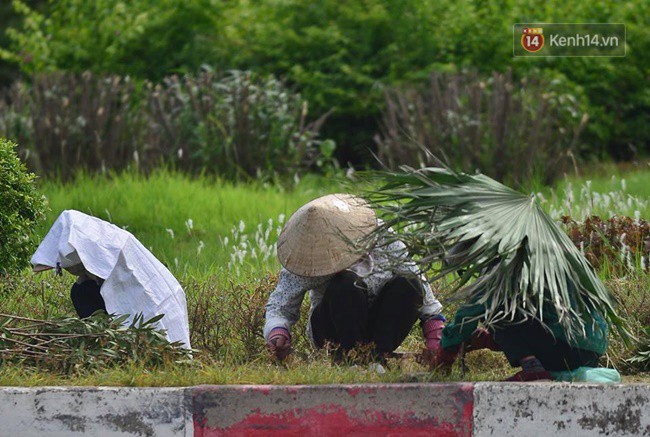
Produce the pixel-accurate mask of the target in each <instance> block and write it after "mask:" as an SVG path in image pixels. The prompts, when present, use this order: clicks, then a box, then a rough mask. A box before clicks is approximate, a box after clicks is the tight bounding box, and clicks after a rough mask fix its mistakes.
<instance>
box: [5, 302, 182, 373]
mask: <svg viewBox="0 0 650 437" xmlns="http://www.w3.org/2000/svg"><path fill="white" fill-rule="evenodd" d="M162 317H163V316H162V315H159V316H156V317H153V318H152V319H149V320H144V318H143V316H142V315H136V316H135V317H134V319H133V321H132V323H131V324H130V325H123V323H124V321H125V320H126V319H127V318H128V315H122V316H119V317H111V316H109V315H107V314H106V313H104V312H97V313H95V314H93V315H92V316H91V317H89V318H86V319H78V318H76V317H72V318H59V319H52V320H39V319H32V318H27V317H18V316H12V315H8V314H0V363H2V364H3V365H4V364H8V363H13V364H20V365H22V366H28V367H37V368H39V369H41V370H49V371H52V372H58V373H63V374H74V373H77V372H78V371H80V370H83V371H87V370H90V369H96V368H104V367H111V366H118V365H124V364H126V363H129V362H134V363H140V364H142V365H145V366H158V365H164V364H167V363H172V362H177V363H178V362H182V361H187V360H189V359H191V352H190V351H188V350H187V349H183V348H182V347H181V345H182V343H180V342H175V343H170V342H169V341H168V340H167V338H166V337H165V333H164V332H163V331H159V330H156V329H155V323H156V322H157V321H158V320H160V319H161V318H162Z"/></svg>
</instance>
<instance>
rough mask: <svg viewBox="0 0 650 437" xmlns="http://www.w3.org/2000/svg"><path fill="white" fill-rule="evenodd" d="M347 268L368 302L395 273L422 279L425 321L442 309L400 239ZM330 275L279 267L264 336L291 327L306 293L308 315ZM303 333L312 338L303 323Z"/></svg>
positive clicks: (308, 328) (319, 298)
mask: <svg viewBox="0 0 650 437" xmlns="http://www.w3.org/2000/svg"><path fill="white" fill-rule="evenodd" d="M347 270H351V271H353V272H354V273H356V274H357V275H358V276H359V277H361V278H362V280H363V281H364V283H365V285H366V287H367V290H368V298H369V301H370V304H371V305H372V302H373V300H374V298H376V297H377V295H378V294H379V292H380V291H381V289H382V288H383V287H384V286H385V285H386V284H387V283H388V282H389V281H390V280H392V279H394V278H395V277H396V276H410V277H414V276H416V277H419V278H420V280H421V281H422V285H423V287H424V291H425V293H424V297H423V301H422V306H421V307H420V318H421V319H422V320H426V319H428V318H430V317H432V316H434V315H437V314H440V312H441V311H442V305H441V304H440V302H438V300H437V299H436V297H435V296H434V295H433V292H432V291H431V286H430V285H429V283H428V282H427V281H426V279H425V278H424V277H423V276H422V275H420V273H419V270H418V267H417V265H416V264H415V263H414V262H413V261H412V260H411V259H410V258H409V257H408V254H407V252H406V247H405V246H404V243H402V242H401V241H394V242H392V243H390V244H387V245H378V246H376V247H375V248H374V249H373V250H371V251H370V252H369V253H368V254H367V255H366V256H364V257H363V258H362V259H361V260H360V261H358V262H357V263H356V264H354V265H353V266H352V267H350V268H348V269H347ZM333 277H334V274H332V275H327V276H317V277H304V276H298V275H296V274H294V273H291V272H290V271H288V270H286V269H284V268H283V269H282V271H281V272H280V279H279V282H278V285H277V287H276V289H275V291H273V293H271V296H270V297H269V300H268V303H267V304H266V324H265V326H264V338H265V339H268V336H269V333H270V332H271V330H272V329H273V328H278V327H282V328H285V329H288V330H291V327H292V326H293V325H294V324H295V323H296V322H297V321H298V318H299V317H300V306H301V304H302V301H303V299H304V297H305V294H306V293H307V292H309V297H310V300H311V306H310V310H309V317H311V314H312V312H313V311H314V309H315V308H316V307H317V306H318V304H319V303H320V302H321V300H322V299H323V295H324V294H325V290H326V289H327V286H328V284H329V282H330V280H331V279H332V278H333ZM307 335H308V336H309V338H310V339H312V341H313V337H312V333H311V323H307Z"/></svg>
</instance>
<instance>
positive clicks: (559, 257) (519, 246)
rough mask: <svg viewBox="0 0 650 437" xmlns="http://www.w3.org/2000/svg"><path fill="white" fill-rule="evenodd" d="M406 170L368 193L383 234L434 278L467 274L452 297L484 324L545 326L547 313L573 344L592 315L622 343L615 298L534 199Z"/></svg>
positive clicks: (483, 182)
mask: <svg viewBox="0 0 650 437" xmlns="http://www.w3.org/2000/svg"><path fill="white" fill-rule="evenodd" d="M402 170H403V172H401V173H386V174H384V181H385V184H384V185H383V186H382V187H381V188H380V189H379V190H377V191H375V192H373V193H371V194H370V196H369V197H370V198H371V200H372V201H373V203H374V204H375V205H376V206H377V207H378V209H379V210H380V211H381V212H383V216H384V217H385V222H384V225H383V226H382V227H381V228H380V230H379V232H384V231H385V232H386V235H387V236H388V238H390V237H389V235H390V232H388V229H389V228H394V229H396V230H398V233H397V235H395V236H394V237H393V238H399V239H401V240H402V241H404V242H405V243H406V244H407V246H408V247H409V249H410V250H411V252H412V253H413V254H414V255H417V259H419V261H420V262H421V263H423V264H425V265H426V268H431V267H433V268H434V269H437V270H438V274H439V276H446V275H447V274H449V273H452V272H463V273H462V274H461V275H460V277H459V279H457V280H455V281H454V282H453V284H452V288H453V290H452V295H453V296H454V297H456V298H459V299H463V300H467V301H470V302H472V303H481V304H484V305H485V308H486V310H485V314H484V315H483V317H484V320H485V323H486V324H488V325H491V324H494V323H497V322H499V321H503V320H514V319H515V315H516V314H520V315H523V316H524V317H532V318H536V319H538V320H540V321H542V322H543V323H544V322H545V320H548V315H547V317H545V315H544V312H545V311H547V310H549V309H550V310H552V312H553V313H554V315H553V318H554V320H556V321H558V322H559V323H561V324H562V326H563V327H564V328H565V330H566V332H567V336H568V337H573V336H575V335H579V334H581V333H582V334H584V332H585V327H586V323H588V322H587V321H588V320H593V317H591V316H592V315H595V312H596V311H597V312H598V313H600V314H601V315H603V316H604V318H605V319H606V321H607V322H608V324H609V325H610V326H612V327H615V328H617V329H618V331H619V333H621V334H623V336H624V338H628V336H629V334H628V332H627V330H626V329H625V326H624V323H623V320H622V319H621V318H620V317H619V316H618V314H617V312H616V309H615V302H614V300H613V298H612V297H611V295H610V294H609V292H608V291H607V289H606V288H605V286H604V285H603V283H602V282H601V281H600V279H599V278H598V276H597V275H596V274H595V272H594V271H593V269H592V268H591V266H590V265H589V263H588V262H587V260H586V259H585V258H584V257H583V256H582V254H581V253H580V251H579V250H578V249H577V248H576V247H575V245H574V244H573V243H572V242H571V240H570V239H569V238H568V236H567V235H566V234H565V233H564V232H563V231H562V230H561V229H560V228H559V227H558V226H557V225H556V224H555V223H554V222H553V220H552V219H551V218H550V217H549V216H548V215H547V214H546V213H545V212H544V210H543V209H542V208H541V207H540V205H539V204H538V203H537V201H536V200H535V198H534V196H527V195H524V194H521V193H519V192H517V191H515V190H513V189H511V188H509V187H507V186H505V185H503V184H501V183H499V182H497V181H495V180H493V179H491V178H489V177H487V176H484V175H480V174H478V175H468V174H464V173H457V172H454V171H452V170H450V169H448V168H438V167H431V168H423V169H419V170H415V169H412V168H409V167H403V168H402Z"/></svg>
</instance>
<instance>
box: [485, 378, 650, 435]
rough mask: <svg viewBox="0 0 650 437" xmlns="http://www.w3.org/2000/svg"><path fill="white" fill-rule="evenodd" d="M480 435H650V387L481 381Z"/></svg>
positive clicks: (643, 385)
mask: <svg viewBox="0 0 650 437" xmlns="http://www.w3.org/2000/svg"><path fill="white" fill-rule="evenodd" d="M474 435H475V436H477V437H479V436H481V437H482V436H521V435H528V436H533V435H544V436H551V435H552V436H572V437H573V436H595V435H608V436H636V435H639V436H641V435H644V436H647V435H650V385H648V384H635V385H627V384H618V385H591V384H566V383H565V384H562V383H529V384H517V383H510V384H506V383H477V384H475V385H474Z"/></svg>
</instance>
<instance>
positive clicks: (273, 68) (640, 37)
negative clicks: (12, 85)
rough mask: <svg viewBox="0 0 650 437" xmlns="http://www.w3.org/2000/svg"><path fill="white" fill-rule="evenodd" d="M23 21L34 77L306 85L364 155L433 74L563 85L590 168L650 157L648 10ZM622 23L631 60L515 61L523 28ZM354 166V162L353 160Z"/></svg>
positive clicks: (331, 7)
mask: <svg viewBox="0 0 650 437" xmlns="http://www.w3.org/2000/svg"><path fill="white" fill-rule="evenodd" d="M14 3H15V4H16V6H17V9H18V10H19V11H20V12H21V13H22V15H23V16H24V17H25V18H24V20H23V22H22V25H21V26H18V27H17V28H16V29H13V30H10V31H9V37H10V39H11V47H10V48H8V49H6V50H4V51H2V53H3V55H4V58H5V59H11V60H13V61H14V62H17V63H19V64H20V66H21V68H22V70H23V71H25V72H28V73H33V72H41V71H51V70H66V71H75V72H82V71H85V70H91V71H93V72H95V73H114V74H131V75H135V76H137V77H139V78H149V79H153V80H159V79H160V78H162V77H163V76H165V75H168V74H170V73H177V72H178V71H179V70H180V71H181V72H190V73H192V72H196V71H197V69H198V68H199V67H200V66H201V65H202V64H209V65H212V66H214V68H218V69H220V70H224V71H225V70H229V69H233V68H237V69H242V70H252V71H254V72H256V73H262V74H268V73H271V74H274V75H275V76H276V77H280V78H283V79H286V80H287V81H288V83H289V84H290V85H292V86H293V85H296V86H297V87H298V88H299V89H300V91H301V93H302V94H303V95H304V96H305V97H306V99H307V100H309V101H310V102H311V104H312V108H311V109H312V110H313V111H314V112H315V113H317V114H322V113H325V112H327V111H329V110H330V108H336V112H335V113H334V114H333V116H332V118H331V120H330V122H329V123H328V125H327V126H325V135H327V136H328V137H333V138H334V139H335V140H336V141H337V143H339V144H341V145H344V146H345V147H344V148H341V152H344V153H346V154H347V155H346V156H343V157H346V158H347V157H354V156H357V157H358V156H359V154H362V153H361V152H360V151H359V150H365V149H366V148H368V147H369V146H370V145H371V138H372V136H373V134H374V133H375V132H376V130H377V124H376V118H377V116H378V115H379V111H380V109H381V106H382V105H383V102H382V88H383V87H384V86H394V85H398V84H400V83H402V82H406V81H416V82H417V81H421V80H426V78H427V77H428V75H429V74H430V73H431V72H432V71H443V70H448V69H449V68H472V69H476V70H478V71H479V72H480V74H482V75H489V74H491V72H492V71H499V72H504V71H505V70H506V69H507V68H512V69H513V74H514V77H515V78H517V79H521V78H523V77H525V76H529V75H531V74H532V73H535V74H538V75H540V76H547V77H548V76H550V77H554V76H555V75H556V73H558V72H559V73H560V74H562V75H564V76H565V77H566V78H567V79H568V80H569V81H570V82H571V83H573V84H574V85H576V86H578V87H581V88H582V89H583V90H584V93H585V95H586V96H587V98H588V104H589V109H588V113H589V116H590V120H591V123H590V124H589V125H588V126H587V131H586V136H585V144H588V145H589V152H591V153H594V154H598V155H601V154H604V153H606V152H610V153H614V154H616V155H619V156H623V157H624V156H629V155H630V154H631V153H634V151H644V150H645V151H646V152H647V151H648V150H649V149H648V147H649V146H648V144H650V128H649V127H648V126H650V111H649V110H648V109H649V108H650V96H649V94H648V92H647V76H648V74H647V72H648V68H649V66H650V64H649V62H650V61H649V59H650V58H648V57H647V56H642V54H643V53H647V52H648V51H649V50H650V26H649V24H650V23H648V20H649V19H650V3H648V2H647V1H645V0H627V1H622V2H614V1H612V0H596V1H590V2H582V3H580V4H575V3H570V2H563V1H560V0H549V1H546V2H544V4H543V5H540V4H539V2H533V1H531V0H525V1H523V2H522V1H514V0H502V1H501V0H499V1H498V0H490V1H479V0H458V1H457V0H404V1H399V2H395V1H391V0H364V1H362V2H343V1H325V0H318V1H310V2H304V1H300V0H274V1H269V2H217V1H215V0H162V1H156V0H134V1H129V2H115V1H113V0H98V1H94V2H88V1H85V0H65V1H56V2H55V1H51V2H50V3H49V5H48V7H47V10H46V11H44V12H38V11H35V10H31V9H29V8H28V7H26V6H25V5H24V4H23V3H22V2H19V1H15V2H14ZM566 17H572V20H573V21H574V22H581V23H589V22H600V23H606V22H610V23H625V24H626V26H627V46H628V47H627V49H628V55H627V57H625V58H567V59H562V58H549V59H535V60H534V62H533V61H531V60H526V59H515V58H513V57H512V25H513V23H518V22H527V21H535V20H536V21H544V22H564V21H566ZM352 148H354V149H356V152H355V153H352V154H351V153H350V152H351V149H352Z"/></svg>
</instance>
